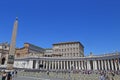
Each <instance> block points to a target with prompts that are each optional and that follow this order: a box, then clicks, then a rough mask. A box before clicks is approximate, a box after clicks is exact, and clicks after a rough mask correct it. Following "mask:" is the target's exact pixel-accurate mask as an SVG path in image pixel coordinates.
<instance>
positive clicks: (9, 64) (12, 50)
mask: <svg viewBox="0 0 120 80" xmlns="http://www.w3.org/2000/svg"><path fill="white" fill-rule="evenodd" d="M17 28H18V18H16V20H15V22H14V28H13V32H12V38H11V43H10V50H9V54H8V62H7V69H8V70H12V69H13V64H14V55H15V46H16V34H17Z"/></svg>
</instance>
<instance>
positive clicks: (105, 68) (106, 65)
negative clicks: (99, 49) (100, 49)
mask: <svg viewBox="0 0 120 80" xmlns="http://www.w3.org/2000/svg"><path fill="white" fill-rule="evenodd" d="M104 65H105V70H107V66H108V65H107V64H106V60H104Z"/></svg>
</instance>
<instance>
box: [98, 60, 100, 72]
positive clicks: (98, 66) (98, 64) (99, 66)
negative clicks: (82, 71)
mask: <svg viewBox="0 0 120 80" xmlns="http://www.w3.org/2000/svg"><path fill="white" fill-rule="evenodd" d="M98 68H99V70H100V61H99V60H98Z"/></svg>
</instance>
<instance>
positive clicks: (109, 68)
mask: <svg viewBox="0 0 120 80" xmlns="http://www.w3.org/2000/svg"><path fill="white" fill-rule="evenodd" d="M107 62H108V65H107V66H108V70H110V66H111V65H110V62H109V59H108V60H107Z"/></svg>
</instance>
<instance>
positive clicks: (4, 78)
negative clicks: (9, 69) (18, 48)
mask: <svg viewBox="0 0 120 80" xmlns="http://www.w3.org/2000/svg"><path fill="white" fill-rule="evenodd" d="M6 76H7V74H6V72H5V71H4V72H3V74H2V80H6Z"/></svg>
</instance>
